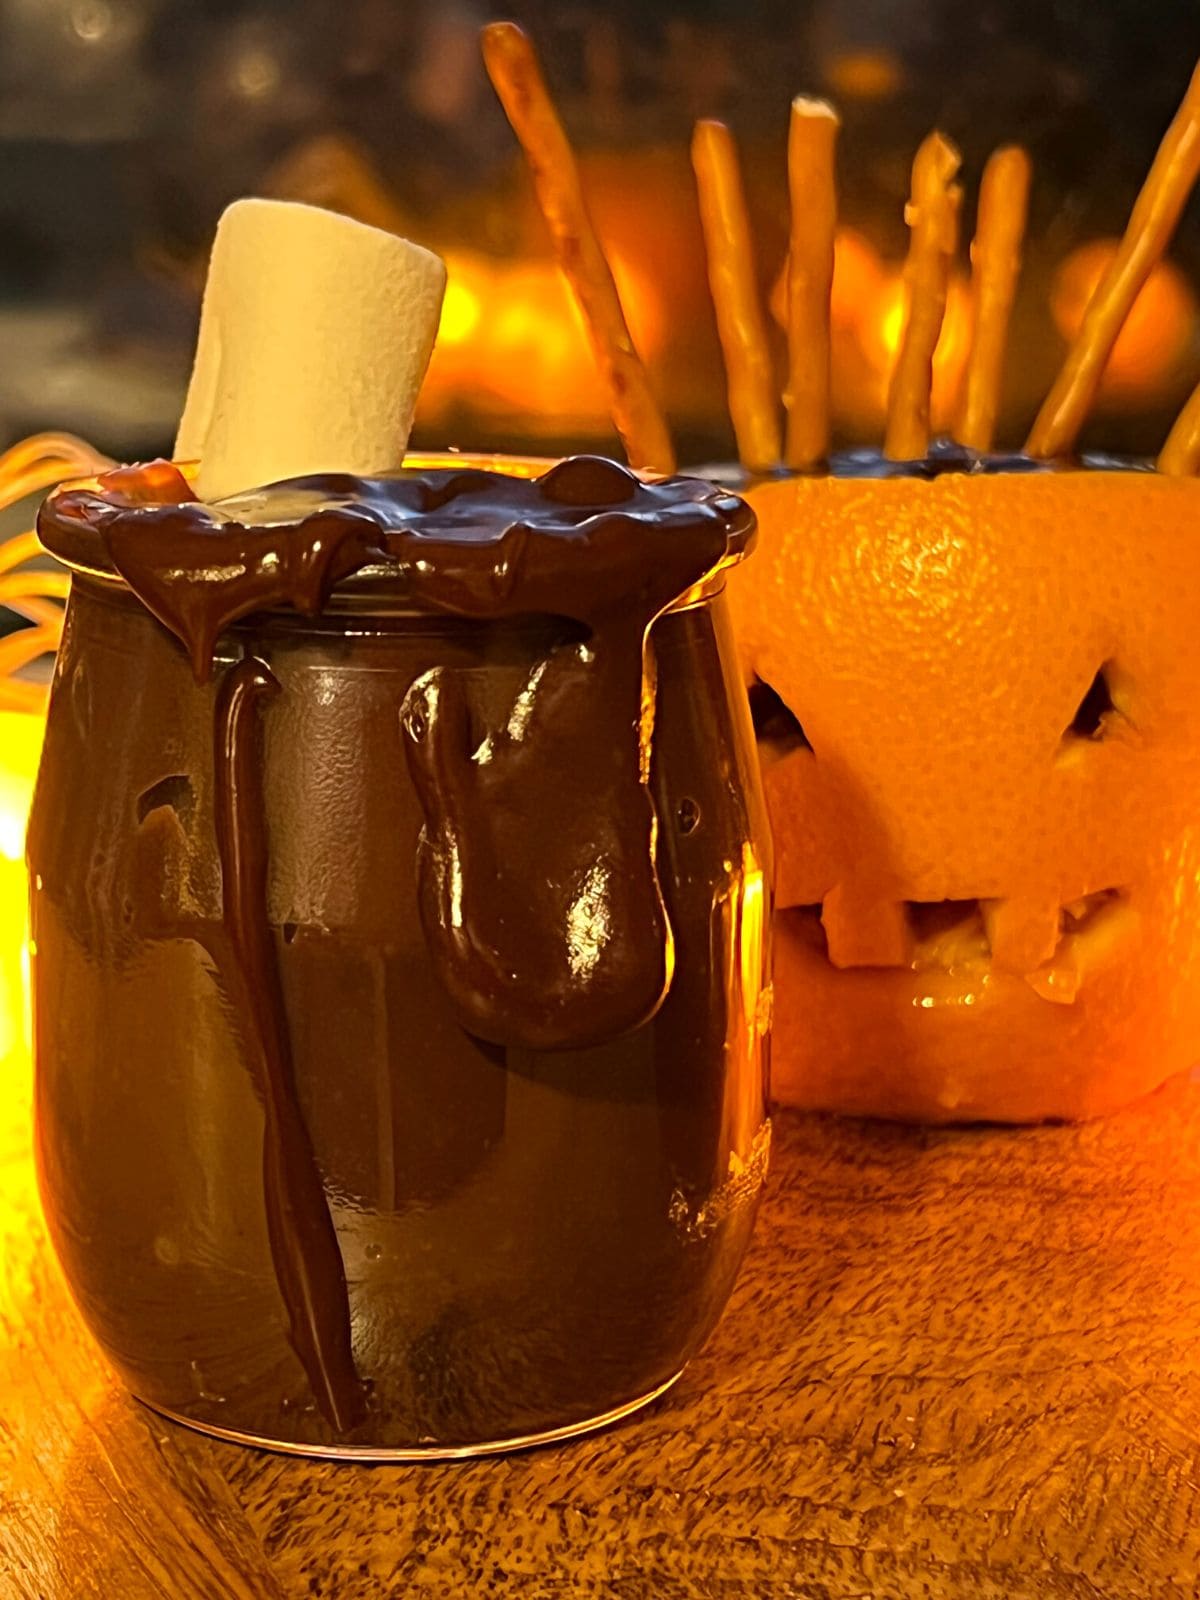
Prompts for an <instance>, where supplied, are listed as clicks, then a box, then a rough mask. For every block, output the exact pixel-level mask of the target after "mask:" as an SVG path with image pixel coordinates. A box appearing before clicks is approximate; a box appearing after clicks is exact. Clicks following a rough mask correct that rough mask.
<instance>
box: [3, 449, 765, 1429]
mask: <svg viewBox="0 0 1200 1600" xmlns="http://www.w3.org/2000/svg"><path fill="white" fill-rule="evenodd" d="M534 470H535V469H534V468H533V467H531V466H529V465H524V466H523V465H521V464H519V463H513V464H512V465H511V467H510V469H509V470H503V469H501V470H490V469H487V468H484V467H483V466H480V465H476V464H472V463H470V462H467V461H456V460H454V458H443V459H442V460H441V461H439V462H437V463H434V462H430V463H429V464H428V465H426V466H425V467H422V468H420V469H413V470H407V471H405V472H403V473H400V474H397V475H393V476H390V477H386V478H375V479H349V478H345V477H332V476H330V477H322V478H309V479H303V480H297V481H296V482H293V483H289V484H285V485H279V486H274V487H272V488H270V489H268V490H265V491H261V492H259V493H256V494H255V495H251V496H242V497H239V498H237V499H236V500H231V501H226V502H223V503H221V504H220V505H218V506H215V507H211V508H208V507H203V506H201V505H199V504H197V503H196V502H194V501H193V500H191V499H190V492H191V491H190V489H189V488H188V486H187V483H186V481H185V480H184V479H183V478H182V477H181V476H180V475H179V474H178V473H177V472H175V470H174V469H173V468H170V467H168V466H166V465H165V464H161V463H160V464H155V465H153V466H151V467H149V468H139V469H128V470H125V471H121V472H117V473H113V474H109V475H108V476H107V477H106V478H104V479H102V480H99V481H97V482H95V483H91V484H87V485H83V486H76V487H74V488H68V489H65V490H61V491H59V492H57V493H56V494H55V495H54V496H52V497H51V499H50V500H49V501H48V502H47V505H46V507H45V508H44V510H43V513H42V517H41V522H40V528H41V532H42V537H43V539H44V541H45V542H46V544H47V545H48V546H49V548H50V549H51V550H53V551H54V552H55V553H56V554H57V555H59V556H60V557H61V558H62V559H63V560H65V561H67V562H68V563H69V564H70V565H71V566H72V567H73V568H74V571H75V581H74V584H73V590H72V597H71V601H70V605H69V609H68V616H67V625H66V630H65V635H64V641H63V647H62V651H61V654H60V658H59V666H58V672H57V676H56V680H55V686H54V691H53V695H52V700H51V709H50V717H49V723H48V728H47V735H46V746H45V753H44V757H43V765H42V770H41V775H40V778H39V784H38V791H37V796H36V799H35V805H34V813H33V818H32V822H31V830H30V845H29V855H30V868H31V881H32V882H33V885H34V889H33V938H34V943H35V946H36V956H35V964H34V990H35V1038H36V1051H37V1076H38V1089H37V1110H38V1149H39V1159H40V1169H41V1181H42V1191H43V1198H44V1202H45V1207H46V1211H47V1215H48V1219H49V1222H50V1226H51V1231H52V1234H53V1237H54V1240H55V1244H56V1247H57V1249H58V1252H59V1255H60V1257H61V1260H62V1263H63V1266H64V1269H65V1271H66V1274H67V1277H68V1280H69V1282H70V1283H71V1286H72V1288H73V1290H74V1293H75V1295H76V1298H77V1300H78V1302H79V1304H80V1306H81V1308H82V1310H83V1313H84V1315H85V1317H86V1318H87V1320H88V1322H89V1324H90V1326H91V1327H92V1330H93V1332H94V1333H95V1335H96V1337H97V1338H98V1339H99V1341H100V1343H101V1344H102V1345H103V1347H104V1348H105V1350H106V1352H107V1353H108V1355H109V1356H110V1358H111V1359H112V1361H113V1362H114V1364H115V1365H116V1366H117V1368H118V1369H119V1370H120V1372H121V1373H122V1375H123V1376H124V1378H125V1380H126V1381H127V1383H128V1384H129V1386H130V1387H131V1389H132V1390H133V1392H134V1393H135V1394H137V1395H138V1396H139V1397H141V1398H142V1399H144V1400H146V1401H148V1402H149V1403H150V1404H152V1405H155V1406H157V1407H159V1408H161V1409H163V1410H164V1411H167V1412H169V1413H171V1414H173V1415H175V1416H177V1417H179V1418H181V1419H183V1420H185V1421H188V1422H191V1423H194V1424H197V1425H200V1426H203V1427H207V1428H210V1429H215V1430H218V1431H223V1432H227V1433H230V1434H232V1435H235V1436H238V1437H244V1438H249V1439H257V1440H260V1441H263V1442H266V1443H273V1444H278V1445H283V1446H285V1447H287V1446H291V1447H295V1448H301V1449H318V1450H326V1451H332V1452H342V1451H348V1452H354V1451H360V1452H363V1453H367V1454H371V1453H375V1454H382V1455H387V1454H404V1453H408V1452H422V1451H426V1452H429V1451H434V1452H436V1451H439V1450H440V1451H454V1450H459V1449H468V1450H469V1449H471V1448H478V1447H481V1446H486V1445H489V1444H501V1445H502V1444H504V1443H511V1442H514V1441H520V1440H523V1439H528V1438H531V1437H537V1436H545V1435H553V1434H555V1433H557V1432H560V1431H568V1432H569V1431H572V1430H574V1429H577V1428H579V1427H581V1426H585V1425H587V1424H588V1423H590V1422H593V1421H595V1420H596V1419H602V1418H604V1417H606V1416H608V1415H610V1414H612V1413H615V1412H620V1411H621V1410H622V1409H623V1408H627V1407H630V1406H632V1405H634V1404H636V1403H637V1402H639V1401H641V1400H643V1399H645V1398H646V1397H648V1396H651V1395H653V1394H654V1393H655V1392H657V1391H658V1390H660V1389H661V1388H662V1387H663V1386H664V1385H665V1384H666V1383H668V1382H669V1381H670V1380H671V1379H672V1378H673V1377H674V1376H675V1375H676V1374H677V1373H678V1371H679V1370H680V1368H681V1367H682V1365H683V1364H684V1363H685V1362H686V1361H687V1359H688V1358H689V1357H690V1356H691V1355H692V1354H693V1353H694V1352H695V1350H696V1349H697V1348H698V1347H699V1345H700V1344H701V1343H702V1341H703V1339H704V1338H705V1336H706V1335H707V1333H708V1331H709V1330H710V1328H711V1327H712V1325H713V1323H714V1322H715V1320H716V1318H717V1317H718V1316H719V1314H720V1311H721V1309H722V1306H723V1304H724V1301H725V1299H726V1297H727V1295H728V1293H729V1291H730V1288H731V1287H732V1283H733V1279H734V1276H735V1274H736V1271H737V1267H738V1264H739V1261H740V1259H741V1256H742V1253H743V1251H744V1249H745V1246H746V1243H747V1240H748V1237H749V1232H750V1228H751V1225H752V1221H753V1215H754V1209H755V1203H756V1199H757V1194H758V1189H759V1187H760V1184H761V1180H762V1175H763V1171H764V1168H765V1161H766V1150H767V1140H768V1129H767V1124H766V1121H765V1111H764V1070H765V1048H766V1043H765V1041H766V1033H767V1026H768V1021H769V1009H770V1007H769V989H768V988H767V986H766V982H765V972H766V960H767V951H766V939H767V931H768V929H769V906H768V885H769V876H770V861H769V845H768V842H767V839H766V830H765V822H764V816H763V810H762V804H761V798H760V793H759V787H758V778H757V772H756V765H755V760H754V752H753V736H752V731H751V726H750V719H749V713H748V710H747V705H746V699H745V694H744V691H743V688H742V685H741V681H740V677H739V674H738V670H737V665H736V660H735V657H734V653H733V648H732V642H731V640H730V637H729V630H728V625H727V621H726V615H725V608H724V600H723V597H722V595H721V592H720V591H721V581H722V580H721V571H722V569H723V568H724V567H726V566H727V565H728V564H729V563H730V562H732V561H735V560H737V559H738V558H739V557H740V556H741V555H742V553H743V552H744V550H745V549H746V547H747V546H748V543H749V541H750V539H751V536H752V532H753V517H752V515H751V513H750V512H749V511H748V510H747V508H746V507H745V506H744V505H743V504H742V503H741V502H740V501H738V500H736V499H734V498H733V497H732V496H730V495H728V494H726V493H724V492H723V491H721V490H719V489H716V488H713V487H712V486H711V485H708V484H705V483H702V482H700V481H697V480H688V479H671V480H667V481H665V482H662V483H657V484H646V483H641V482H639V481H638V480H637V479H635V478H633V477H632V476H631V475H630V474H628V473H626V472H624V471H623V470H622V469H621V468H619V467H616V466H614V465H613V464H612V463H609V462H604V461H600V460H596V459H592V458H576V459H574V460H569V461H566V462H562V463H560V464H558V465H557V466H554V467H551V468H549V469H548V470H546V471H544V472H541V473H539V474H538V475H536V476H535V475H534Z"/></svg>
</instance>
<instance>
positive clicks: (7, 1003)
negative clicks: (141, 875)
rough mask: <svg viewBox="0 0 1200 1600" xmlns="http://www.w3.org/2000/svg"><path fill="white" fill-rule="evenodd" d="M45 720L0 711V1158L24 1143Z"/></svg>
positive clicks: (21, 1146) (28, 1084) (24, 714)
mask: <svg viewBox="0 0 1200 1600" xmlns="http://www.w3.org/2000/svg"><path fill="white" fill-rule="evenodd" d="M44 730H45V719H44V718H43V717H41V716H39V715H36V714H34V713H31V712H27V711H4V710H0V1158H2V1157H3V1156H5V1155H9V1154H12V1153H14V1152H16V1151H19V1150H21V1149H22V1148H24V1146H25V1144H27V1142H28V1119H29V1102H30V1088H31V1084H30V1036H29V946H28V938H27V929H28V898H29V883H28V879H27V876H26V872H25V824H26V822H27V820H28V817H29V806H30V802H31V800H32V798H33V784H34V779H35V777H36V776H37V764H38V757H39V756H40V754H41V748H42V734H43V732H44Z"/></svg>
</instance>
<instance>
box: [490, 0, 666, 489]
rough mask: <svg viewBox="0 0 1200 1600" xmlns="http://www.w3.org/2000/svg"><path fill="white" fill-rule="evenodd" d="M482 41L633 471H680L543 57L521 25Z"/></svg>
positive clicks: (496, 29)
mask: <svg viewBox="0 0 1200 1600" xmlns="http://www.w3.org/2000/svg"><path fill="white" fill-rule="evenodd" d="M481 39H482V46H483V59H484V64H485V65H486V67H487V71H488V76H489V77H490V78H491V80H492V86H493V88H494V89H495V91H496V93H497V95H498V96H499V98H500V103H501V105H502V106H503V107H504V110H505V113H506V114H507V116H508V120H509V122H510V123H511V124H512V127H513V132H514V133H515V134H516V136H517V139H518V140H519V142H520V145H521V148H522V149H523V150H524V152H525V157H526V160H527V161H528V162H529V166H530V170H531V171H532V173H533V183H534V188H535V189H536V191H537V197H538V204H539V205H540V206H541V210H542V215H543V217H544V218H545V219H546V225H547V227H548V228H549V230H550V236H551V238H552V240H553V241H554V249H555V252H556V254H557V256H558V264H559V267H560V268H561V270H562V272H563V274H564V276H565V277H566V279H567V282H568V283H569V284H570V286H571V290H572V292H573V293H574V295H575V299H576V301H577V302H578V305H579V309H580V311H581V312H582V313H583V321H584V326H585V327H586V329H587V332H588V339H589V341H590V343H591V346H592V353H593V355H594V356H595V359H596V364H597V366H598V367H599V368H600V372H601V376H602V377H603V379H604V383H605V385H606V387H607V389H608V397H609V405H610V407H611V409H612V415H613V421H614V422H615V424H616V427H617V432H618V433H619V434H620V435H621V439H622V440H623V442H624V445H625V452H626V454H627V456H628V457H629V464H630V466H632V467H635V468H641V469H644V470H646V471H650V472H661V473H669V472H673V471H674V470H675V451H674V447H673V446H672V444H671V436H670V434H669V433H668V431H667V425H666V422H665V421H664V420H663V415H662V412H661V411H660V410H659V407H658V403H657V401H656V400H655V398H654V396H653V394H652V393H651V392H650V385H649V382H648V380H647V378H646V369H645V368H644V367H643V366H642V363H641V359H640V358H639V356H638V353H637V351H636V350H635V349H634V347H633V340H632V338H631V337H630V334H629V328H628V325H627V324H626V321H625V313H624V312H623V311H622V309H621V300H620V296H619V295H618V294H617V286H616V284H615V283H614V282H613V275H612V272H611V270H610V269H609V265H608V262H607V260H606V259H605V256H604V251H603V249H602V248H601V246H600V241H599V240H598V239H597V237H596V232H595V229H594V228H593V227H592V222H591V218H590V217H589V216H588V211H587V205H586V203H585V201H584V198H583V190H582V188H581V186H580V182H579V168H578V166H577V164H576V161H575V154H574V151H573V150H572V149H571V145H570V142H569V140H568V139H567V135H566V133H565V132H564V130H563V125H562V123H561V122H560V121H559V118H558V113H557V112H556V111H555V109H554V103H553V101H552V100H551V98H550V94H549V91H548V90H547V88H546V82H545V79H544V78H543V77H542V70H541V67H540V66H539V64H538V58H537V54H536V52H535V51H534V48H533V46H532V44H531V43H530V42H529V40H528V38H527V37H526V35H525V34H524V33H523V32H522V31H521V29H520V28H518V27H517V25H516V23H515V22H490V23H488V25H487V26H486V27H485V28H484V29H483V33H482V36H481Z"/></svg>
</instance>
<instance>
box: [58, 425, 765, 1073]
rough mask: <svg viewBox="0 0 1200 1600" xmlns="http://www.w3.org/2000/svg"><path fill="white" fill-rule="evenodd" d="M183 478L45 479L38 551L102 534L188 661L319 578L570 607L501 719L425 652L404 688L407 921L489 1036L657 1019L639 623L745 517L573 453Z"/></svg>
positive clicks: (318, 602) (742, 533) (658, 943)
mask: <svg viewBox="0 0 1200 1600" xmlns="http://www.w3.org/2000/svg"><path fill="white" fill-rule="evenodd" d="M139 473H140V474H141V475H140V476H139ZM190 493H191V491H190V489H189V487H188V485H187V483H186V480H184V478H183V477H182V476H181V475H180V474H178V473H177V472H175V470H174V469H173V468H171V467H169V466H167V465H166V464H165V463H164V464H155V465H154V466H153V467H152V468H150V469H136V470H134V471H132V472H130V471H125V472H121V473H114V474H110V475H109V476H108V478H106V479H104V480H102V482H101V484H100V486H99V490H95V489H76V490H70V491H66V492H63V493H60V494H59V495H57V496H55V497H54V498H53V500H52V501H51V502H50V505H49V509H48V511H47V512H46V513H44V514H43V518H42V530H43V534H44V536H45V537H46V539H47V542H48V543H49V544H50V546H51V548H54V547H55V542H56V538H57V539H58V541H59V547H60V548H62V545H63V544H66V545H68V546H70V545H71V544H72V540H73V539H75V540H77V539H78V536H79V531H80V529H81V528H85V529H88V530H91V531H92V532H93V533H94V534H97V535H98V536H99V542H100V543H101V544H102V545H103V548H104V550H105V551H106V552H107V556H108V559H109V562H110V563H111V566H112V567H113V568H114V569H115V570H116V571H117V572H119V573H120V574H121V575H122V576H123V577H124V578H125V579H126V581H127V582H128V583H129V585H130V587H131V588H132V589H133V590H134V592H135V593H136V594H137V595H139V596H140V598H141V599H142V601H143V602H144V603H145V604H146V606H147V607H148V608H149V609H150V610H151V611H152V612H153V613H154V614H155V616H157V617H158V618H159V620H160V621H162V622H163V623H164V624H165V625H166V626H167V627H168V628H169V629H170V630H171V631H172V632H173V633H174V634H176V636H177V637H178V638H179V639H180V640H181V641H182V642H183V644H184V645H185V647H186V648H187V650H188V653H189V656H190V658H191V661H192V666H193V670H194V671H195V673H196V676H197V678H198V679H201V680H202V679H203V678H204V677H206V676H207V675H208V674H209V673H210V672H211V667H212V658H213V652H214V649H215V646H216V642H217V640H218V638H219V637H220V635H221V634H222V633H223V632H224V631H225V630H226V629H228V628H229V627H230V625H231V624H232V623H234V622H236V621H237V620H238V619H239V618H241V617H244V616H247V615H248V614H250V613H252V612H255V611H260V610H262V609H264V608H266V607H271V606H280V605H289V606H292V607H294V608H295V609H297V610H299V611H301V612H307V613H313V612H317V611H319V610H321V608H322V607H323V606H325V605H326V604H327V603H328V602H329V600H330V597H331V595H332V594H333V591H334V590H335V589H338V590H340V591H341V593H342V595H343V596H353V595H355V594H357V595H359V596H360V597H362V598H364V599H366V600H367V601H368V602H374V603H377V604H379V603H383V604H389V603H390V604H391V605H392V606H393V608H394V607H395V606H396V605H397V604H400V605H401V606H403V607H405V608H407V609H409V610H416V611H423V612H433V613H441V614H450V615H453V616H458V617H465V618H472V619H477V620H479V621H481V622H482V621H492V620H495V619H501V618H506V617H507V618H513V617H519V616H526V615H529V614H540V615H545V616H550V617H558V618H565V619H567V620H568V621H569V622H570V623H572V624H576V625H577V628H576V634H578V633H580V632H582V634H583V635H584V637H583V638H582V640H580V639H579V638H578V637H575V638H572V639H570V640H568V641H567V642H564V643H563V644H562V645H560V646H559V648H557V649H555V650H553V651H552V652H551V654H550V655H549V656H547V657H546V658H544V659H542V660H540V661H538V662H536V663H535V664H534V665H533V667H532V670H531V672H530V673H529V676H528V678H527V680H526V682H525V684H524V686H523V688H522V689H521V690H520V692H519V693H518V695H517V696H516V698H515V700H514V701H513V703H512V705H511V707H510V708H509V711H508V715H507V717H506V718H505V719H504V720H503V721H500V722H496V721H495V719H494V717H493V719H492V723H491V725H486V714H485V713H484V711H483V709H482V708H481V706H479V705H478V704H476V703H475V701H476V699H477V696H476V695H475V694H474V685H473V682H472V675H471V674H470V673H469V672H462V671H457V672H456V671H451V670H449V669H443V668H435V669H434V670H433V671H432V672H430V673H428V674H426V675H425V676H424V677H423V678H422V679H421V680H420V681H419V682H418V683H416V684H414V685H413V686H412V689H411V691H410V693H409V695H408V698H407V700H406V701H405V705H404V708H403V715H402V719H401V728H402V737H403V738H404V740H405V746H406V752H407V756H408V761H409V767H410V771H411V774H412V778H413V782H414V784H415V786H416V788H417V791H418V794H419V796H420V798H421V802H422V807H423V810H424V814H425V829H424V832H423V834H422V839H421V845H420V849H419V855H418V872H419V879H420V883H419V888H420V906H421V916H422V924H423V926H424V929H425V933H426V937H427V940H428V944H429V948H430V952H431V954H432V956H433V959H434V962H435V966H436V968H437V970H438V972H439V975H440V977H441V980H442V982H443V984H444V986H445V989H446V991H447V993H448V994H449V995H450V997H451V999H452V1001H453V1002H454V1004H455V1007H456V1010H457V1012H458V1015H459V1018H460V1020H461V1022H462V1023H463V1025H464V1027H466V1028H467V1029H469V1030H470V1031H471V1032H473V1033H475V1034H477V1035H478V1036H479V1037H480V1038H483V1039H486V1040H489V1041H491V1042H493V1043H497V1044H506V1045H514V1046H522V1047H527V1048H533V1049H549V1048H562V1047H570V1046H583V1045H588V1044H594V1043H596V1042H597V1041H599V1040H602V1039H611V1038H614V1037H617V1036H618V1035H620V1034H622V1033H624V1032H626V1031H628V1030H630V1029H632V1028H634V1027H637V1026H638V1025H639V1024H640V1023H642V1022H644V1021H646V1020H647V1019H648V1018H649V1017H650V1016H652V1015H653V1014H654V1011H655V1009H656V1008H657V1006H658V1005H659V1004H660V1002H661V1000H662V997H663V995H664V994H665V992H666V989H667V986H668V984H669V982H670V975H671V968H672V959H673V949H672V936H671V929H670V926H669V924H668V921H667V917H666V912H665V910H664V907H663V903H662V895H661V891H660V887H659V882H658V877H657V872H656V867H655V838H656V828H657V821H656V818H655V816H654V811H653V807H652V804H651V802H650V798H649V794H648V790H647V780H648V773H649V760H650V738H651V728H652V720H653V661H652V654H651V651H650V647H649V644H648V637H649V630H650V628H651V625H652V623H653V621H654V619H655V618H656V617H657V616H659V615H660V614H661V613H662V612H663V611H664V610H666V609H668V608H669V607H670V606H671V605H672V604H673V603H674V602H676V601H677V600H679V599H680V598H681V597H682V596H683V595H685V594H686V593H687V592H688V591H689V590H691V589H692V588H694V587H695V586H696V585H697V584H699V583H701V582H702V581H704V580H705V579H706V578H707V577H709V576H710V575H711V574H712V573H713V572H714V571H715V570H716V569H718V568H719V567H721V566H722V565H724V564H725V563H727V562H728V561H730V560H733V559H736V557H737V556H738V555H739V554H741V552H742V551H743V550H744V549H745V548H746V547H747V546H748V544H749V541H750V537H751V534H752V531H753V526H754V523H753V516H752V514H751V513H750V511H749V510H748V509H747V508H746V507H745V506H744V505H742V504H741V502H739V501H737V500H735V499H733V498H732V497H730V496H728V495H725V494H723V493H722V492H721V491H719V490H717V489H715V488H714V487H713V486H712V485H710V484H706V483H703V482H700V481H698V480H694V479H683V478H674V479H670V480H667V481H664V482H660V483H643V482H641V481H640V480H639V479H638V478H636V477H635V476H634V475H633V474H632V473H629V472H627V471H626V470H625V469H624V468H623V467H620V466H618V465H616V464H615V463H613V462H611V461H607V460H604V459H602V458H598V457H586V456H580V457H575V458H572V459H569V460H566V461H563V462H560V463H559V464H558V465H557V466H555V467H552V468H551V469H550V470H549V471H548V472H546V473H545V474H544V475H543V476H542V477H541V478H537V479H525V478H518V477H513V476H510V475H508V474H505V473H500V472H487V471H481V470H478V469H472V468H464V469H463V470H461V471H455V470H452V469H451V470H447V469H441V470H436V471H427V472H412V473H400V474H397V475H395V476H391V477H383V478H367V479H358V478H350V477H346V476H343V475H334V474H329V475H323V476H317V477H312V478H301V479H297V480H295V481H293V482H289V483H285V484H280V485H276V486H273V487H271V488H268V489H265V490H262V491H258V492H256V493H254V494H251V495H242V496H239V497H235V498H233V499H231V500H228V501H224V502H222V503H221V504H219V505H217V506H214V507H207V506H203V505H200V504H198V503H197V502H195V501H192V500H190V499H189V498H188V496H189V495H190ZM64 553H65V552H64ZM73 553H74V554H75V556H76V558H78V555H79V552H78V549H77V548H76V549H74V550H73Z"/></svg>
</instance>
